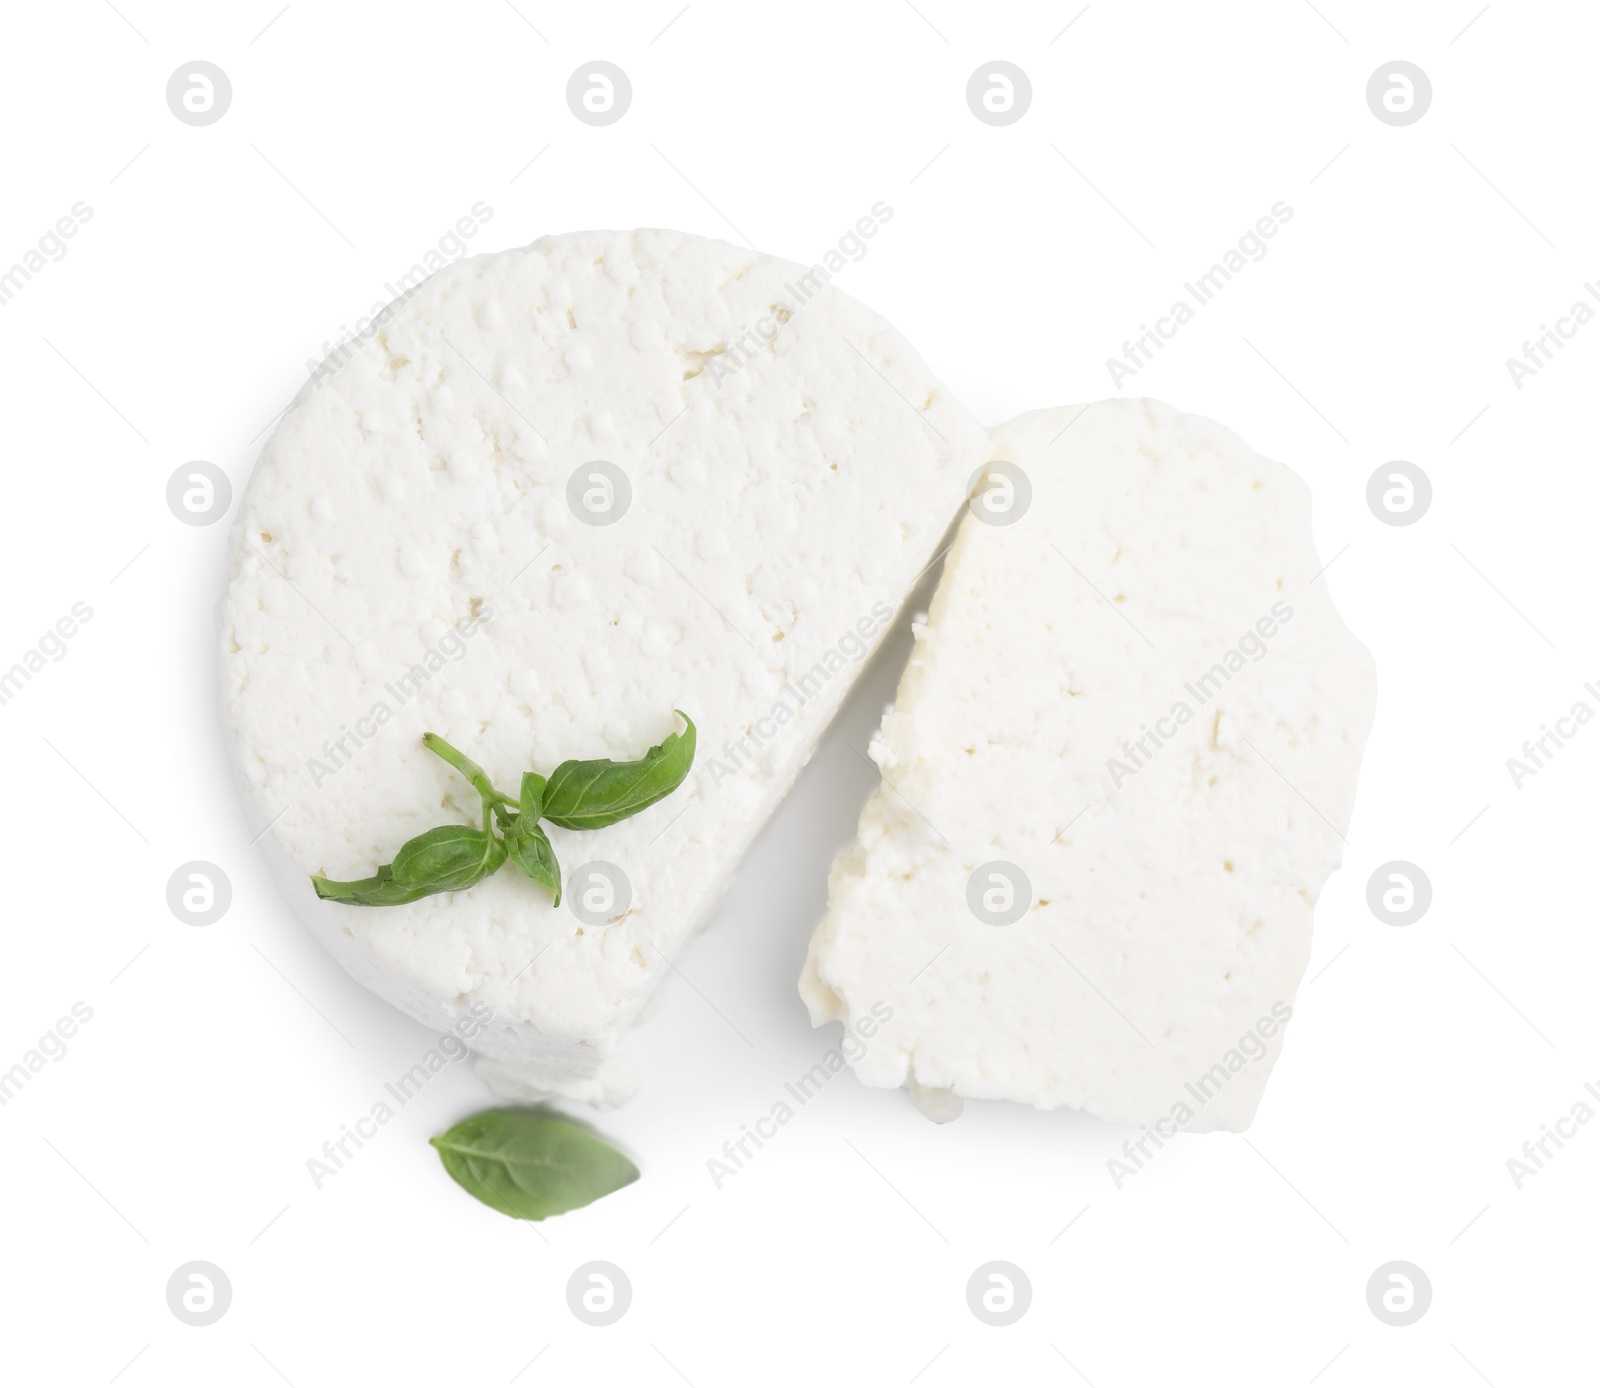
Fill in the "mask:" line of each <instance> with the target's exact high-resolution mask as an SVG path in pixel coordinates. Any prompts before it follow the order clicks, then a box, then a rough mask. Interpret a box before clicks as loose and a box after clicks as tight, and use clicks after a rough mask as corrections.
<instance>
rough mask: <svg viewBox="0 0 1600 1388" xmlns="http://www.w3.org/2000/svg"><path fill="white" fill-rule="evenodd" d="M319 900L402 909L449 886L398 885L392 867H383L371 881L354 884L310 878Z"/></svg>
mask: <svg viewBox="0 0 1600 1388" xmlns="http://www.w3.org/2000/svg"><path fill="white" fill-rule="evenodd" d="M310 884H312V887H314V889H315V892H317V895H318V897H322V899H323V900H325V902H344V903H346V905H350V907H403V905H405V903H406V902H416V900H421V899H422V897H430V895H434V894H435V892H443V891H448V887H440V886H432V884H430V883H397V881H395V879H394V873H392V871H390V864H384V865H382V867H381V868H378V871H376V873H374V875H373V876H370V878H362V879H360V881H354V883H336V881H330V879H328V878H318V876H314V878H312V879H310Z"/></svg>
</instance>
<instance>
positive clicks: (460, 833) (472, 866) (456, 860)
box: [389, 824, 506, 892]
mask: <svg viewBox="0 0 1600 1388" xmlns="http://www.w3.org/2000/svg"><path fill="white" fill-rule="evenodd" d="M505 860H506V846H505V845H504V844H503V843H501V842H500V840H499V839H498V838H496V837H495V836H494V835H493V834H490V833H485V832H484V831H483V830H482V829H473V828H469V827H468V826H467V825H465V824H441V825H440V826H439V827H438V828H437V829H429V830H428V831H427V833H425V834H418V835H417V837H416V838H414V839H409V840H407V841H406V842H405V843H404V844H402V845H401V848H400V851H399V852H398V853H396V854H395V855H394V862H392V863H391V864H390V865H389V868H390V875H391V876H392V878H393V880H394V881H396V882H403V883H411V884H413V885H417V886H422V885H426V886H427V887H428V888H429V889H430V890H432V891H436V892H460V891H465V890H466V889H467V888H468V887H470V886H472V885H473V884H475V883H477V882H481V881H482V880H483V879H484V878H485V877H487V876H488V875H489V874H490V873H491V872H494V871H495V870H496V869H497V868H498V867H499V866H500V865H501V864H502V863H503V862H505Z"/></svg>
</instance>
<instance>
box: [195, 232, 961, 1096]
mask: <svg viewBox="0 0 1600 1388" xmlns="http://www.w3.org/2000/svg"><path fill="white" fill-rule="evenodd" d="M364 326H366V328H367V334H366V336H365V337H364V339H360V340H358V341H356V342H354V343H352V344H351V345H349V346H348V347H345V348H341V349H339V350H336V351H335V353H334V354H333V355H332V356H331V357H330V358H329V359H328V361H327V362H325V363H324V364H323V366H322V367H321V369H320V370H319V371H318V372H317V374H316V376H315V378H314V379H313V381H312V382H311V383H310V384H308V385H307V387H306V388H305V389H304V390H302V391H301V393H300V395H299V396H298V397H297V399H296V400H295V402H294V404H293V405H292V407H291V408H290V409H289V411H288V413H287V414H286V415H285V417H284V419H283V421H282V422H281V424H280V425H279V427H278V429H277V430H276V432H275V433H274V434H273V436H272V438H271V440H270V441H269V442H268V443H267V445H266V447H265V449H264V450H263V452H262V454H261V457H260V460H259V462H258V463H257V465H256V468H255V471H254V473H253V475H252V477H251V479H250V483H249V487H248V489H247V491H246V493H245V495H244V498H243V502H242V505H241V508H240V511H239V516H238V520H237V522H236V524H235V526H234V528H233V532H232V535H231V541H230V554H229V563H228V578H227V587H226V591H225V593H224V595H223V598H222V603H221V608H220V613H219V619H220V620H219V627H220V638H221V675H222V696H223V705H224V712H225V717H226V723H227V727H228V730H229V732H230V734H231V738H232V743H233V749H234V753H235V756H236V759H237V767H238V771H239V773H240V777H241V779H242V781H243V784H244V787H245V791H246V794H247V797H248V800H249V802H250V804H251V805H252V806H253V808H254V811H255V814H256V816H257V822H258V823H260V824H262V825H266V824H269V823H270V825H271V827H270V829H269V830H268V832H267V833H266V835H265V837H264V838H263V840H262V842H263V843H264V844H265V846H266V847H267V850H268V856H269V858H270V859H271V860H272V863H273V866H274V869H275V871H276V874H277V876H278V878H279V880H280V883H281V886H282V890H283V892H284V894H285V896H286V897H287V898H288V900H289V902H290V904H291V905H292V906H293V907H294V910H295V911H296V912H297V913H298V914H299V915H300V916H301V918H302V919H303V920H304V921H305V922H306V924H307V925H308V926H310V928H311V930H312V931H313V932H314V933H315V934H316V936H317V938H318V939H320V940H321V941H322V943H323V944H324V945H325V946H326V947H327V948H328V950H329V951H330V952H331V953H332V954H333V955H334V957H335V958H337V959H338V960H339V961H340V963H342V964H343V965H344V966H345V968H347V969H348V970H349V971H350V973H351V974H353V975H354V976H355V977H356V978H357V979H359V980H360V981H361V982H362V983H364V984H365V985H367V986H368V987H370V988H371V989H373V990H374V991H375V992H377V993H379V994H380V995H382V996H383V997H385V998H387V999H388V1000H389V1001H390V1002H392V1003H394V1004H395V1005H396V1006H397V1007H400V1008H402V1009H403V1010H404V1011H406V1012H408V1013H409V1014H410V1015H411V1016H413V1017H415V1018H417V1019H418V1020H419V1021H422V1022H425V1023H427V1024H428V1025H430V1026H436V1027H440V1028H445V1027H451V1026H455V1025H457V1024H458V1023H466V1025H465V1026H464V1028H463V1029H464V1030H468V1031H473V1032H474V1035H473V1040H472V1043H471V1044H472V1045H473V1046H474V1047H475V1048H476V1049H477V1050H478V1051H479V1052H480V1053H481V1057H482V1058H481V1059H480V1061H479V1071H480V1073H481V1074H483V1075H484V1077H485V1078H486V1079H487V1080H488V1081H489V1083H490V1084H491V1086H492V1087H494V1088H495V1089H496V1090H497V1091H498V1092H500V1093H501V1094H504V1095H507V1096H512V1097H533V1096H539V1095H564V1096H567V1097H570V1098H579V1099H585V1100H589V1101H592V1102H596V1103H609V1102H615V1101H616V1100H618V1099H620V1098H622V1097H624V1096H625V1094H626V1093H627V1091H628V1089H629V1088H630V1085H631V1078H630V1071H629V1068H628V1066H627V1065H626V1063H625V1061H624V1059H623V1057H622V1056H620V1055H619V1054H618V1053H617V1046H618V1041H619V1038H620V1037H621V1036H622V1034H623V1032H624V1031H625V1030H626V1029H627V1027H628V1026H629V1025H630V1024H631V1023H632V1022H634V1021H635V1020H636V1019H637V1018H638V1016H639V1014H640V1011H641V1009H642V1008H643V1007H644V1005H645V1003H646V1002H647V1000H648V999H649V998H650V996H651V995H652V994H653V993H654V992H655V990H656V989H657V988H658V987H659V986H660V985H661V983H662V981H663V980H664V979H665V978H666V976H667V975H668V974H669V973H670V972H671V969H672V963H671V961H672V959H673V957H674V956H675V955H676V954H677V953H678V951H679V950H680V949H681V948H682V946H683V944H684V941H685V940H686V939H687V938H688V937H689V936H690V935H691V934H692V933H693V931H694V930H695V929H696V927H697V926H699V925H700V924H702V923H703V922H704V920H705V919H706V916H707V913H708V912H709V911H710V909H711V907H712V905H713V904H714V903H715V902H716V900H717V898H718V896H719V895H720V893H721V892H722V890H723V888H724V887H725V885H726V884H727V882H728V880H729V876H730V873H731V871H732V869H733V867H734V865H735V863H736V862H737V861H738V859H739V856H740V854H741V853H742V852H743V851H744V849H745V847H746V846H747V845H748V844H749V843H750V841H751V839H752V838H753V837H754V835H755V834H756V833H757V831H758V830H759V829H760V828H761V825H762V823H763V821H765V820H766V818H767V817H768V816H769V814H770V813H771V812H772V810H773V809H774V807H775V806H776V805H777V803H778V801H779V799H780V798H781V797H782V796H783V794H784V793H785V791H786V790H787V789H788V787H789V786H790V784H791V783H792V782H793V780H794V778H795V775H796V773H797V772H798V771H799V769H800V767H801V766H802V765H803V764H804V763H805V761H806V760H807V758H808V757H809V756H810V754H811V751H812V748H813V746H814V744H815V743H816V740H817V738H818V736H819V735H820V734H821V732H822V731H823V729H824V727H825V726H826V724H827V723H828V721H829V719H830V718H831V717H832V715H833V714H834V712H835V711H836V709H837V708H838V706H839V704H840V702H841V700H842V699H843V698H844V695H845V693H846V691H847V690H848V689H849V687H850V685H851V683H852V681H853V680H854V678H855V675H856V673H857V671H859V669H860V668H861V666H862V663H863V661H864V660H865V659H866V657H867V656H868V655H869V654H870V653H871V651H872V650H873V649H874V648H875V647H876V645H877V644H878V642H879V639H880V638H881V636H882V635H883V633H884V631H885V628H886V627H887V626H888V624H889V623H890V621H891V619H892V617H893V614H894V611H895V609H896V607H897V606H898V604H899V602H900V600H901V597H902V596H903V594H904V593H905V592H906V590H907V588H908V587H909V585H910V584H911V583H912V581H913V580H914V578H915V577H916V576H917V575H918V573H919V572H920V571H921V570H923V569H924V567H925V566H926V565H927V564H928V562H929V560H930V559H931V558H932V557H933V555H934V552H935V549H936V547H937V545H938V543H939V541H940V539H941V538H942V537H943V535H944V534H945V532H946V531H947V529H948V527H949V525H950V522H951V518H952V516H954V515H955V514H956V513H957V512H958V511H959V509H960V507H961V504H962V500H963V498H964V497H965V495H966V491H967V487H968V484H969V480H970V477H971V474H972V473H973V471H974V470H975V469H976V468H977V467H978V466H979V464H980V463H981V461H982V458H983V455H984V448H985V436H984V433H983V430H982V429H981V427H980V426H979V425H978V424H977V423H976V421H975V420H973V419H972V418H971V417H970V416H969V415H968V414H967V412H966V411H965V410H964V409H963V408H962V407H961V406H960V405H959V404H958V403H956V402H955V401H954V400H952V399H951V398H950V396H949V395H948V394H947V393H946V392H945V391H944V390H943V389H942V388H941V387H940V385H939V384H938V382H937V381H936V380H935V379H934V378H933V375H932V374H931V372H930V371H929V369H928V367H927V366H926V365H925V364H924V363H923V362H922V360H921V359H920V358H919V357H918V356H917V354H916V353H915V352H914V351H913V350H912V349H911V348H910V347H909V346H908V345H907V343H906V342H905V340H904V339H903V338H901V336H900V335H899V334H898V333H897V332H895V331H894V329H892V328H891V327H890V326H889V325H888V324H886V323H885V322H884V321H883V320H882V319H880V318H878V317H877V316H876V315H875V314H873V313H871V312H870V311H868V310H867V309H865V308H863V307H862V306H861V305H859V304H857V303H855V302H854V301H853V300H851V299H849V298H847V297H846V296H845V295H843V294H841V293H839V292H838V291H837V290H835V289H834V288H832V287H831V286H830V285H829V284H828V276H827V274H826V272H824V271H823V270H822V269H821V268H820V267H813V268H812V269H807V268H805V267H802V266H798V265H793V264H789V263H786V262H784V261H781V260H775V259H772V258H771V257H768V256H764V255H761V254H758V253H756V252H754V251H749V250H745V249H742V248H739V247H736V246H731V245H727V244H724V243H721V242H717V241H710V240H702V239H700V238H697V237H692V236H686V235H682V234H679V233H675V232H669V231H636V232H610V231H596V232H583V233H577V234H573V235H564V236H555V237H549V238H546V239H544V240H541V241H538V242H535V243H534V244H533V245H531V246H529V247H527V248H525V249H522V250H515V251H509V252H506V253H504V254H498V255H488V256H480V257H477V258H475V259H471V260H465V261H462V262H459V263H457V264H455V265H452V266H450V267H449V268H448V269H446V270H444V271H441V272H440V273H439V274H437V275H435V276H434V277H433V278H432V279H429V280H427V281H425V282H424V283H422V284H421V285H420V287H418V288H417V289H416V290H415V291H414V292H412V293H411V294H410V295H409V296H408V297H406V298H405V299H403V300H401V301H398V302H397V303H395V304H393V305H391V306H390V308H389V309H388V310H386V311H385V312H384V313H382V314H380V315H378V318H377V319H376V320H375V321H374V322H373V323H372V324H370V325H364ZM674 709H682V710H683V711H684V712H685V713H687V714H688V715H689V717H690V718H692V719H693V720H694V722H695V724H696V725H697V727H698V732H699V738H698V742H699V751H698V756H697V758H696V761H695V764H694V767H693V769H692V771H691V773H690V777H689V779H688V780H687V781H686V782H685V783H684V784H683V785H682V786H681V787H680V788H679V789H678V790H677V791H676V792H674V793H673V794H672V795H670V796H669V797H667V798H666V799H665V800H663V801H661V802H660V803H658V804H656V805H654V806H652V807H651V808H649V809H648V810H646V811H644V812H643V813H640V814H638V815H636V816H635V817H633V818H631V819H627V820H624V821H622V822H620V823H618V824H615V825H613V826H610V827H608V828H604V829H600V830H595V831H584V832H577V831H568V830H562V829H557V828H551V829H550V830H549V832H550V837H551V839H552V842H553V844H554V848H555V851H556V854H557V856H558V858H559V860H560V863H561V866H562V869H563V872H564V874H566V877H567V893H566V899H565V900H564V901H563V904H562V906H561V907H559V908H556V907H554V906H553V905H552V903H551V897H550V894H549V893H548V892H547V891H545V890H544V889H543V888H541V887H538V886H536V885H535V884H534V883H533V882H531V881H529V880H528V879H527V878H525V877H523V876H522V875H521V874H519V873H518V872H516V870H515V869H514V868H512V867H510V866H507V867H505V868H502V869H501V870H500V871H499V872H498V873H496V874H495V875H494V876H492V877H490V878H488V879H487V880H485V881H483V882H482V883H480V884H479V885H477V886H475V887H473V888H472V889H470V890H468V891H465V892H457V893H446V894H443V895H438V896H431V897H427V898H425V899H423V900H421V901H417V902H414V903H411V904H409V905H402V906H392V907H358V906H349V905H343V904H339V903H335V902H328V901H320V900H318V899H317V897H316V896H315V895H314V893H313V890H312V887H311V883H310V880H309V879H310V875H311V874H313V873H318V874H322V875H325V876H328V877H332V878H335V879H349V878H360V877H366V876H368V875H370V874H371V873H372V872H373V871H374V870H375V869H376V868H377V867H378V866H379V865H380V864H382V863H386V862H388V861H389V860H390V859H392V858H393V856H394V853H395V850H396V849H398V848H399V847H400V845H401V844H402V843H403V842H404V841H405V840H406V839H408V838H410V837H412V836H414V835H416V834H418V833H420V832H422V831H423V830H426V829H428V828H431V827H433V826H434V825H437V824H445V823H462V824H472V823H476V822H477V821H478V820H479V818H480V806H479V801H478V798H477V796H476V795H475V794H474V792H473V790H472V788H471V787H470V786H469V785H468V784H467V783H466V781H464V780H463V779H462V778H461V777H460V776H459V775H457V773H456V772H455V771H453V770H452V769H451V768H450V767H449V766H447V765H445V764H444V763H443V762H442V761H440V760H439V759H438V758H436V757H434V756H432V755H431V754H430V753H429V752H428V751H426V750H425V749H424V747H423V745H422V737H423V734H424V733H425V732H428V731H432V732H435V733H438V734H439V735H440V736H442V737H443V738H445V739H446V740H447V741H449V742H450V743H452V744H454V745H455V746H456V747H457V748H459V749H460V750H461V751H462V752H463V753H465V754H466V755H467V756H468V757H470V758H472V759H473V760H475V761H477V762H478V763H479V764H480V765H482V766H483V767H484V768H485V770H486V771H487V772H488V773H489V775H490V777H491V779H492V780H493V781H494V783H495V784H496V785H497V786H498V787H499V788H500V789H501V790H503V791H506V792H507V793H509V794H510V795H513V796H515V795H516V794H517V793H518V783H519V781H520V779H521V775H522V773H523V772H525V771H529V770H537V771H539V772H541V773H544V774H546V775H548V774H549V772H550V771H551V770H552V769H553V768H554V767H555V766H556V765H557V764H558V763H560V762H562V761H564V760H567V759H575V758H594V757H610V758H614V759H617V760H632V759H636V758H639V757H642V756H643V755H644V754H645V752H646V751H647V749H649V748H650V747H651V746H653V745H654V744H656V743H659V742H660V741H661V740H662V739H663V738H664V737H665V736H667V735H668V734H669V733H672V732H676V731H680V730H681V728H682V724H681V723H680V722H679V721H678V719H677V717H676V716H675V714H674V712H673V711H674ZM592 864H600V865H601V866H600V867H590V866H589V865H592ZM485 1017H487V1018H488V1020H487V1022H483V1021H482V1019H483V1018H485ZM469 1019H470V1020H469Z"/></svg>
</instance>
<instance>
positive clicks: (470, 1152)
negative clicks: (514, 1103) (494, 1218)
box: [429, 1108, 639, 1219]
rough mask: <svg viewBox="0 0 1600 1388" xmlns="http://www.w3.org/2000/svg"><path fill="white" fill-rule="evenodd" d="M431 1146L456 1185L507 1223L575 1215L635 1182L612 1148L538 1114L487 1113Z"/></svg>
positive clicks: (634, 1171)
mask: <svg viewBox="0 0 1600 1388" xmlns="http://www.w3.org/2000/svg"><path fill="white" fill-rule="evenodd" d="M429 1141H430V1142H431V1143H432V1144H433V1146H434V1147H436V1148H437V1149H438V1152H439V1160H440V1161H442V1162H443V1163H444V1169H445V1170H446V1171H448V1172H449V1173H450V1176H451V1178H452V1179H453V1180H454V1181H455V1182H456V1184H457V1185H459V1186H460V1187H461V1188H462V1189H463V1190H464V1191H466V1192H467V1194H468V1195H471V1196H473V1197H474V1198H475V1199H478V1200H481V1201H482V1202H483V1203H484V1204H485V1205H487V1206H489V1208H490V1209H493V1210H498V1211H500V1213H501V1214H506V1215H510V1216H511V1217H512V1218H513V1219H545V1218H548V1217H549V1216H550V1215H558V1214H563V1213H565V1212H566V1211H567V1210H576V1209H578V1208H580V1207H581V1206H584V1205H587V1204H590V1203H591V1202H593V1201H595V1200H598V1199H600V1197H601V1196H603V1195H610V1194H611V1192H612V1191H614V1190H620V1189H621V1188H622V1187H623V1186H626V1185H632V1184H633V1182H635V1181H637V1180H638V1179H639V1168H638V1167H636V1166H635V1165H634V1164H633V1163H632V1162H631V1161H629V1160H628V1159H627V1158H626V1157H625V1156H623V1155H622V1153H621V1152H619V1151H617V1150H616V1148H614V1147H612V1146H610V1145H609V1144H607V1143H605V1142H603V1141H601V1140H600V1139H599V1138H597V1137H595V1136H593V1135H592V1134H590V1133H589V1132H587V1131H586V1130H585V1129H583V1128H580V1127H579V1126H578V1125H577V1124H575V1123H570V1122H568V1121H567V1120H566V1119H564V1118H561V1117H559V1116H557V1115H556V1114H553V1113H550V1112H548V1111H546V1110H543V1109H537V1108H503V1109H489V1110H488V1111H487V1112H484V1113H479V1114H476V1115H474V1116H473V1117H471V1118H467V1119H463V1120H462V1121H461V1122H460V1123H457V1124H456V1125H455V1127H453V1128H451V1129H450V1130H449V1131H448V1132H445V1133H441V1134H440V1135H439V1136H438V1137H434V1138H430V1139H429Z"/></svg>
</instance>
